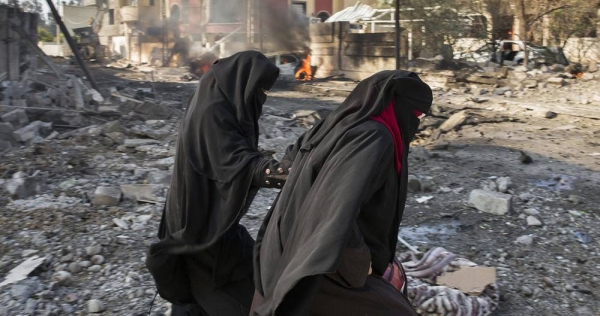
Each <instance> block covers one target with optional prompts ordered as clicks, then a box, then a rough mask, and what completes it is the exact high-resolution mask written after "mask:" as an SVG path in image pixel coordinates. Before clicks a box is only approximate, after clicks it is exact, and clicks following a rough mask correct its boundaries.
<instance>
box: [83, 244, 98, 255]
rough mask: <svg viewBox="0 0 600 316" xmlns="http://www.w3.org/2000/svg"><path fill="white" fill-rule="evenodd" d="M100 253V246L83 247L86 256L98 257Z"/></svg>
mask: <svg viewBox="0 0 600 316" xmlns="http://www.w3.org/2000/svg"><path fill="white" fill-rule="evenodd" d="M101 252H102V246H100V245H93V246H90V247H85V253H86V254H87V255H88V256H95V255H99V254H100V253H101Z"/></svg>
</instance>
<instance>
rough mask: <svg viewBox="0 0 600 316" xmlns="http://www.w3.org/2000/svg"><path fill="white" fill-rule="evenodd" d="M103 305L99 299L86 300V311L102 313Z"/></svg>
mask: <svg viewBox="0 0 600 316" xmlns="http://www.w3.org/2000/svg"><path fill="white" fill-rule="evenodd" d="M104 309H105V307H104V304H103V303H102V302H101V301H100V300H96V299H93V300H89V301H88V312H89V313H102V312H103V311H104Z"/></svg>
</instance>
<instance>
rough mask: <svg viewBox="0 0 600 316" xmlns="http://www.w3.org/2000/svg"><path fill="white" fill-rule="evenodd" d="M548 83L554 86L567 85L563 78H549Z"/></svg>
mask: <svg viewBox="0 0 600 316" xmlns="http://www.w3.org/2000/svg"><path fill="white" fill-rule="evenodd" d="M546 82H547V83H549V84H552V85H557V86H563V85H564V84H565V79H563V78H561V77H552V78H548V80H546Z"/></svg>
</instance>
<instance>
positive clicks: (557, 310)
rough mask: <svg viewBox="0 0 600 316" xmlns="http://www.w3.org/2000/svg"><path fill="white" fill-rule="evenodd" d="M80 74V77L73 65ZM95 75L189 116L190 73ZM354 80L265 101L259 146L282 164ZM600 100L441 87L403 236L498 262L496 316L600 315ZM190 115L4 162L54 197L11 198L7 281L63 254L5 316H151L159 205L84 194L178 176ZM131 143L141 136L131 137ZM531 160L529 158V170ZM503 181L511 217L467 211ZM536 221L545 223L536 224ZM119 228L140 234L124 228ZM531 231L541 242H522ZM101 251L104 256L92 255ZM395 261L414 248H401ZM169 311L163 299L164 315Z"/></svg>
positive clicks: (264, 199) (10, 292)
mask: <svg viewBox="0 0 600 316" xmlns="http://www.w3.org/2000/svg"><path fill="white" fill-rule="evenodd" d="M70 71H71V72H73V73H77V70H76V69H75V68H74V67H73V68H71V69H70ZM93 71H94V73H95V75H96V80H97V81H98V82H99V84H100V85H101V87H102V88H103V89H107V88H109V87H115V86H122V87H126V88H128V89H132V90H135V89H139V88H146V87H149V86H153V89H154V91H155V93H156V94H157V97H158V98H161V99H163V100H170V101H175V102H176V103H177V104H179V105H178V106H177V105H175V106H174V108H177V107H179V108H182V107H183V106H184V104H185V100H187V98H188V96H189V94H190V93H191V92H192V91H193V90H194V88H195V85H196V82H181V81H179V80H178V78H179V76H180V75H181V74H182V71H181V70H178V69H174V70H169V69H166V70H161V71H159V72H158V73H157V74H155V75H154V79H155V80H156V81H157V82H156V83H153V84H152V83H151V78H150V76H149V75H148V74H145V73H142V72H140V71H136V70H122V69H106V68H104V69H100V68H97V67H95V68H94V69H93ZM354 84H355V83H353V82H349V81H328V82H313V83H310V84H302V83H286V82H281V83H278V85H277V86H276V87H275V88H274V89H273V91H271V92H270V93H269V98H268V100H267V103H266V104H265V109H264V115H263V118H262V119H261V124H262V126H261V127H262V129H261V132H262V133H263V134H262V139H261V141H260V147H261V148H262V149H263V150H265V151H267V152H269V153H274V155H275V156H276V157H278V156H280V155H281V153H282V152H283V150H284V149H285V147H286V146H287V145H288V144H289V143H292V142H293V141H294V140H295V138H297V137H298V136H299V135H300V134H301V133H302V132H303V131H304V130H305V129H306V127H309V126H310V125H311V124H314V122H315V121H316V120H318V119H319V118H322V117H324V116H325V115H326V114H327V113H328V112H329V111H331V110H332V109H333V108H335V106H337V105H338V104H340V103H341V102H342V101H343V95H344V94H345V93H347V91H349V90H351V89H352V87H353V85H354ZM488 89H490V90H493V88H492V87H488ZM471 90H473V89H471ZM597 91H600V81H590V82H582V83H579V82H573V83H572V84H569V85H567V86H565V87H562V88H552V87H549V88H545V89H535V90H531V91H528V92H526V93H522V94H519V93H517V94H516V95H514V96H512V97H506V96H496V95H492V94H491V93H490V94H487V95H484V96H481V97H483V98H486V100H485V102H481V103H479V101H481V100H479V101H478V102H474V101H472V99H473V98H472V96H473V95H474V94H473V92H469V91H466V90H465V89H436V90H435V91H434V97H435V101H434V105H435V107H434V110H433V111H432V112H433V114H432V115H431V116H430V117H429V118H427V119H425V120H424V121H423V124H422V125H423V126H424V127H423V129H422V132H421V134H420V135H419V136H418V137H417V139H416V140H415V141H414V143H413V144H412V146H413V147H412V149H411V155H410V156H409V168H410V174H411V175H414V176H415V177H416V178H417V179H418V180H419V182H420V183H421V188H422V189H421V190H418V192H411V193H409V198H408V202H407V208H406V211H405V215H404V219H403V222H402V226H401V232H400V236H401V237H402V238H404V239H405V240H406V241H407V242H409V243H410V244H412V245H413V246H415V247H417V248H418V249H419V250H421V251H423V250H427V249H429V248H432V247H438V246H440V247H444V248H446V249H448V250H450V251H452V252H454V253H456V254H459V255H461V256H463V257H465V258H468V259H470V260H472V261H474V262H476V263H477V264H481V265H486V266H492V267H496V268H497V271H498V275H497V278H498V283H499V285H500V291H501V301H500V307H499V309H498V310H497V311H496V312H495V313H494V315H506V316H521V315H526V314H530V315H584V316H585V315H600V303H598V296H599V295H600V264H598V262H599V261H600V260H599V259H600V231H599V230H598V227H599V222H600V210H599V209H598V205H599V203H600V194H599V193H600V172H599V171H600V120H599V119H600V102H596V101H590V102H580V99H581V98H583V97H585V98H588V99H589V100H593V96H594V94H595V93H596V92H597ZM477 97H478V98H479V96H477ZM531 104H535V105H536V106H537V107H543V108H547V109H549V110H552V109H555V110H556V109H558V108H560V111H559V110H556V112H557V113H558V115H557V116H556V117H554V118H551V119H548V118H545V117H544V116H540V115H536V114H534V113H533V112H534V111H528V110H525V109H524V108H526V107H527V106H526V105H531ZM573 109H575V110H573ZM176 110H180V109H176ZM462 110H464V111H466V113H467V115H468V117H469V119H467V120H466V121H465V122H464V123H462V124H461V125H460V126H457V127H456V128H455V129H454V130H452V131H449V132H446V133H439V132H436V131H437V130H438V129H439V125H440V124H441V123H442V122H444V121H445V120H446V119H447V118H448V117H450V116H451V115H452V114H455V113H457V112H459V111H462ZM567 112H568V113H569V114H565V113H567ZM179 113H181V112H179ZM179 118H180V115H179V116H178V115H174V116H173V117H172V118H170V119H168V120H166V121H165V122H161V123H160V124H161V125H157V126H160V128H161V129H165V131H168V132H167V133H166V134H165V135H164V136H161V137H160V138H158V142H157V143H155V144H152V145H150V146H147V147H143V148H141V147H136V148H135V149H127V150H125V149H123V148H121V147H118V146H116V145H115V144H109V143H106V142H104V141H103V138H102V136H99V137H94V136H93V135H92V136H90V135H83V134H79V135H78V136H76V137H73V138H66V139H61V140H53V141H48V142H41V143H38V144H34V145H30V146H27V147H23V148H13V149H11V150H10V151H7V152H4V153H1V154H0V155H1V157H2V161H3V163H2V168H0V172H2V173H4V175H3V176H2V178H3V179H8V178H10V177H9V175H10V174H11V173H13V172H15V171H17V170H42V172H43V173H44V174H46V175H47V176H48V183H49V188H50V189H49V191H48V192H47V193H46V194H45V195H42V196H37V197H29V198H26V199H21V200H12V199H11V198H10V197H9V196H8V195H6V194H5V193H4V192H2V193H1V194H0V224H1V227H2V230H3V231H4V233H3V236H2V237H0V241H2V246H1V247H0V258H1V260H0V275H2V276H5V274H6V273H7V272H8V271H9V270H10V269H12V268H13V267H15V266H16V265H17V264H18V263H20V262H21V261H23V258H25V257H27V256H29V254H25V253H24V250H31V251H35V253H36V254H37V255H45V256H48V257H49V258H51V259H47V260H46V262H47V266H46V267H45V268H43V269H41V270H39V271H37V273H35V276H33V277H29V278H28V279H26V280H24V281H22V282H21V283H17V284H15V285H13V286H12V287H6V288H0V305H3V306H4V307H0V315H33V314H35V315H38V314H39V315H68V314H76V315H85V314H87V313H88V312H89V311H90V306H89V305H90V304H91V303H90V301H91V300H95V299H97V300H99V301H101V302H102V304H103V305H104V309H103V310H104V313H103V314H105V315H142V314H146V313H147V312H148V310H149V308H150V304H151V301H152V300H153V297H154V290H153V287H152V279H151V277H150V275H149V274H148V273H147V270H146V269H145V267H144V266H143V260H144V256H145V250H146V247H147V246H148V245H149V244H150V243H151V242H153V241H155V236H156V231H157V226H158V221H159V220H160V217H159V214H160V211H161V207H160V204H159V203H144V202H140V201H138V202H135V201H130V200H127V201H123V202H121V203H120V204H119V205H118V206H116V207H102V206H97V205H91V204H90V203H89V201H86V197H85V196H83V195H84V193H89V192H91V193H93V191H94V189H95V188H96V186H113V185H122V184H131V183H147V180H144V179H143V178H142V177H139V176H137V174H138V171H139V170H141V169H143V168H155V169H157V170H160V171H163V172H168V168H169V167H170V165H169V162H168V159H169V157H172V155H173V146H174V140H175V136H176V132H177V125H178V121H179ZM121 123H122V124H123V125H124V126H125V127H127V128H128V129H130V130H135V128H136V127H135V126H136V124H143V122H142V123H135V122H133V121H132V120H129V119H128V118H127V117H122V118H121ZM145 124H146V125H148V124H157V123H148V122H146V123H145ZM148 126H150V127H153V126H155V125H148ZM128 137H129V138H140V136H139V134H135V133H133V135H132V133H129V134H128ZM520 151H522V152H524V153H525V154H527V155H529V156H530V157H531V158H532V160H533V162H532V163H529V164H525V163H522V162H521V156H522V153H521V152H520ZM140 172H141V171H140ZM500 177H510V179H511V185H510V187H509V190H508V192H507V193H508V194H510V195H512V208H511V210H510V211H509V212H508V213H507V214H505V215H494V214H489V213H484V212H481V211H478V210H477V209H475V208H473V207H472V206H470V205H469V203H468V201H469V193H470V192H471V191H472V190H474V189H480V188H482V187H486V188H489V187H490V186H494V183H495V181H496V180H497V179H498V178H500ZM69 181H71V182H72V183H73V185H69V184H68V183H67V182H69ZM71 182H69V183H71ZM65 183H67V184H65ZM161 188H162V190H163V191H162V193H164V189H165V187H164V186H163V187H161ZM91 193H90V194H91ZM158 195H160V194H158ZM275 195H276V192H275V191H273V190H261V191H260V192H259V194H258V196H257V197H256V199H255V201H254V203H253V205H252V207H251V209H250V211H249V212H248V214H247V215H246V216H245V217H244V219H243V220H242V223H243V224H244V225H246V227H248V229H249V231H250V232H251V233H252V234H253V235H254V234H255V233H256V231H257V230H258V228H259V226H260V223H261V220H262V217H263V216H264V214H265V213H266V211H267V210H268V208H269V206H270V204H271V202H272V200H273V198H274V197H275ZM82 196H83V197H82ZM424 197H428V198H429V199H420V198H424ZM417 199H419V200H417ZM423 200H426V201H425V202H423ZM528 216H534V217H535V218H537V219H538V220H539V221H540V222H541V225H539V226H529V225H528V222H527V217H528ZM140 218H141V219H140ZM115 219H123V220H125V221H126V222H127V223H132V224H131V225H127V227H126V228H125V227H122V226H121V225H119V224H116V223H117V221H115ZM136 223H138V224H139V225H137V226H135V224H136ZM134 226H135V227H136V228H135V229H134ZM522 236H531V239H529V242H525V243H523V242H519V243H517V242H516V241H517V239H518V238H519V237H522ZM98 245H99V246H100V249H101V250H100V251H99V252H98V251H95V250H94V249H91V248H92V247H95V246H98ZM398 251H399V252H402V251H406V249H405V248H404V247H403V246H402V245H401V244H399V246H398ZM96 253H98V254H100V255H101V256H103V260H101V261H100V262H98V260H97V259H98V258H96V261H95V262H92V263H91V264H92V267H94V266H98V268H96V269H97V270H98V271H96V270H94V269H91V267H85V266H86V264H82V265H81V266H82V267H83V270H82V269H81V268H74V269H71V268H72V263H81V262H87V261H94V260H92V259H93V258H91V257H92V256H93V255H94V254H96ZM86 269H87V270H86ZM58 271H70V273H71V274H72V275H71V280H70V282H67V283H64V284H56V283H57V282H56V280H53V276H54V275H55V273H56V272H58ZM168 309H169V307H168V304H167V303H166V302H165V301H164V300H161V299H160V298H158V299H157V300H156V301H154V307H153V313H152V314H153V315H164V314H165V312H167V311H168Z"/></svg>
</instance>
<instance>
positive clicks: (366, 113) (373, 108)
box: [254, 71, 432, 315]
mask: <svg viewBox="0 0 600 316" xmlns="http://www.w3.org/2000/svg"><path fill="white" fill-rule="evenodd" d="M392 98H394V100H395V104H396V106H395V113H396V120H397V122H398V126H399V127H400V130H401V133H402V143H403V145H404V150H403V156H402V159H401V161H402V169H401V173H400V175H398V173H397V171H396V169H395V159H394V154H395V151H394V141H393V138H392V136H391V134H390V132H389V131H388V130H387V128H386V127H385V126H384V125H383V124H381V123H378V122H375V121H373V120H370V118H372V117H373V116H375V115H378V114H379V113H381V112H382V111H383V110H384V109H385V107H386V106H387V105H388V104H389V103H390V101H391V100H392ZM431 102H432V93H431V89H430V88H429V86H427V85H426V84H425V83H423V82H422V81H421V80H420V79H419V78H418V76H417V75H415V74H414V73H409V72H404V71H384V72H380V73H378V74H376V75H374V76H372V77H370V78H368V79H365V80H363V81H362V82H361V83H359V84H358V86H357V87H356V88H355V89H354V91H353V92H352V93H351V94H350V95H349V96H348V98H347V99H346V100H345V101H344V102H343V103H342V105H340V107H338V108H337V109H335V110H334V111H333V112H332V113H331V114H330V115H329V116H327V117H326V118H325V119H324V120H323V121H321V122H320V123H319V124H317V125H316V126H315V127H314V128H313V129H311V130H310V131H308V132H307V133H305V134H304V135H303V136H302V137H301V138H300V139H299V140H298V142H297V143H296V144H295V145H294V146H293V147H291V148H290V150H289V152H288V155H287V156H286V158H287V159H291V160H293V165H292V173H291V174H290V176H289V178H288V180H287V183H286V186H285V187H284V188H283V190H282V191H281V193H280V195H279V196H278V199H277V200H276V201H275V203H274V205H273V207H272V208H271V210H270V211H269V213H268V214H267V216H266V218H265V221H264V223H263V226H262V227H261V229H260V231H259V233H258V237H257V240H256V245H255V250H254V255H255V262H254V272H255V283H256V287H257V291H258V293H259V294H260V295H261V296H262V297H263V298H262V302H260V303H259V304H256V306H255V310H254V313H255V314H256V315H306V314H307V313H310V314H316V315H327V314H330V315H365V314H367V315H402V313H403V312H406V311H411V308H410V306H406V303H407V301H406V300H404V301H398V300H395V301H394V299H393V294H394V293H397V295H398V297H399V296H400V293H399V292H397V291H396V292H390V290H392V291H395V290H393V288H391V286H390V285H389V284H385V282H383V280H381V278H379V279H377V277H378V276H381V275H383V273H384V271H385V269H386V268H387V266H388V264H389V263H390V262H392V260H393V258H394V255H395V248H396V243H397V236H398V229H399V225H400V221H401V219H402V213H403V210H404V204H405V200H406V182H407V175H408V168H407V159H406V158H407V154H408V144H409V143H410V140H411V139H412V138H413V137H414V134H415V133H416V130H417V128H418V123H419V120H418V118H417V117H416V116H415V114H414V111H419V112H422V113H427V112H428V111H429V108H430V106H431ZM370 262H372V269H373V276H369V277H367V275H368V270H369V264H370ZM323 276H325V277H323ZM386 287H387V288H386ZM386 293H387V294H386ZM389 293H392V294H391V296H390V294H389ZM385 295H388V296H387V297H385ZM386 298H387V299H388V300H387V301H386ZM255 303H257V302H255ZM332 313H333V314H332Z"/></svg>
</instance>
